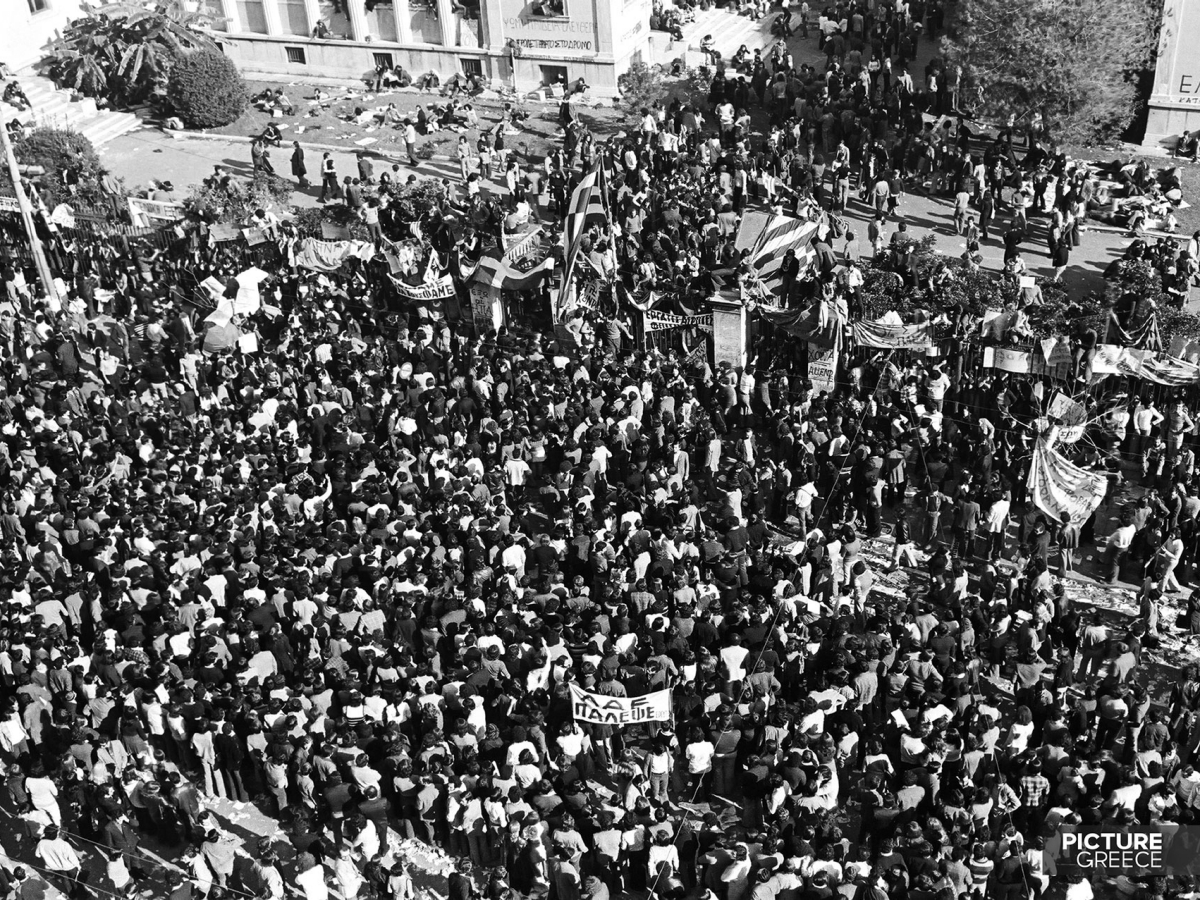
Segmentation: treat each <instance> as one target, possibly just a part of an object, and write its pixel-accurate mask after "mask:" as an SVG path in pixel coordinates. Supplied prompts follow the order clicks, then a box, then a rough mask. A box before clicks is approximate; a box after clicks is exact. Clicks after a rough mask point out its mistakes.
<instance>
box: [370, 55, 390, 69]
mask: <svg viewBox="0 0 1200 900" xmlns="http://www.w3.org/2000/svg"><path fill="white" fill-rule="evenodd" d="M371 58H372V59H374V60H375V66H376V68H378V67H379V66H384V67H386V68H388V69H390V68H392V66H393V65H395V63H393V62H392V54H390V53H372V54H371Z"/></svg>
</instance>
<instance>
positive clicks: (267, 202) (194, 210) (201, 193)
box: [184, 172, 292, 224]
mask: <svg viewBox="0 0 1200 900" xmlns="http://www.w3.org/2000/svg"><path fill="white" fill-rule="evenodd" d="M291 199H292V186H291V183H290V182H288V181H287V180H286V179H283V178H280V177H279V176H278V175H267V174H265V173H263V172H259V173H258V174H257V175H255V176H254V179H253V180H252V181H245V180H242V179H238V178H234V179H231V180H230V181H229V184H228V185H226V186H225V187H221V186H220V185H218V184H214V183H213V182H211V181H210V182H206V183H203V184H198V185H195V186H194V187H193V188H192V192H191V194H189V195H188V198H187V199H186V200H185V201H184V205H185V206H186V207H187V210H188V212H190V213H191V214H192V215H194V216H196V217H197V218H199V219H202V220H203V221H205V222H208V223H210V224H213V223H218V222H220V223H226V224H228V223H233V222H245V221H246V219H248V218H249V217H250V216H251V214H253V212H254V211H255V210H256V209H271V208H275V209H279V210H284V209H287V207H288V203H289V201H290V200H291Z"/></svg>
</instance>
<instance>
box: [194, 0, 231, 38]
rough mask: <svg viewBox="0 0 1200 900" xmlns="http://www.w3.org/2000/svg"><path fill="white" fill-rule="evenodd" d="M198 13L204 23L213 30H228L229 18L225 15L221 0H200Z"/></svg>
mask: <svg viewBox="0 0 1200 900" xmlns="http://www.w3.org/2000/svg"><path fill="white" fill-rule="evenodd" d="M200 15H202V16H204V17H205V21H204V25H205V27H207V28H211V29H212V30H213V31H228V30H229V19H228V18H226V15H225V4H224V3H222V2H221V0H200Z"/></svg>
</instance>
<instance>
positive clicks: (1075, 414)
mask: <svg viewBox="0 0 1200 900" xmlns="http://www.w3.org/2000/svg"><path fill="white" fill-rule="evenodd" d="M1046 414H1047V415H1048V416H1049V417H1050V418H1052V419H1058V439H1059V440H1060V441H1061V442H1062V443H1064V444H1073V443H1075V442H1076V441H1077V440H1079V439H1080V438H1081V437H1083V431H1084V428H1085V427H1086V425H1087V408H1086V407H1084V405H1083V404H1082V403H1077V402H1076V401H1074V400H1072V399H1071V398H1070V397H1068V396H1067V395H1066V394H1062V393H1059V394H1055V395H1054V399H1053V400H1051V401H1050V408H1049V409H1048V410H1047V412H1046Z"/></svg>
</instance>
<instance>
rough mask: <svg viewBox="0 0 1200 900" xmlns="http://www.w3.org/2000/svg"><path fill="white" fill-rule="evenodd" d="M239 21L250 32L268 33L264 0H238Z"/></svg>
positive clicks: (244, 30) (245, 30)
mask: <svg viewBox="0 0 1200 900" xmlns="http://www.w3.org/2000/svg"><path fill="white" fill-rule="evenodd" d="M237 11H238V22H239V24H240V25H241V28H242V31H243V32H246V33H249V34H266V33H267V11H266V10H265V9H263V0H237Z"/></svg>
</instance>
